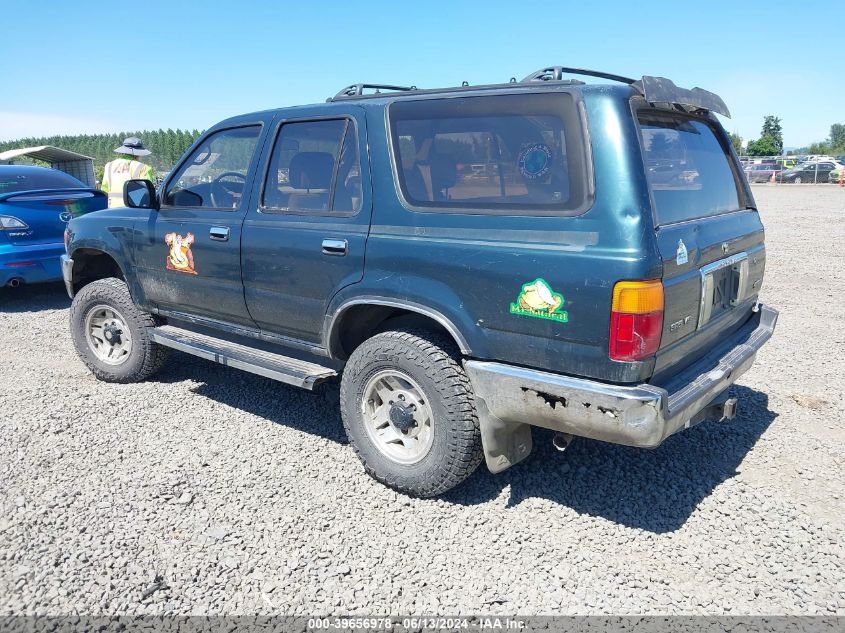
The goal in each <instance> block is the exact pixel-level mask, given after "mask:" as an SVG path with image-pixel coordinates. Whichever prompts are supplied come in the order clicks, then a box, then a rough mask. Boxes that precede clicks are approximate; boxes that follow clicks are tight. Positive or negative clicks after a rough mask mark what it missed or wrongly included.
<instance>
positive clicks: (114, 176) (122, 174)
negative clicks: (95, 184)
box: [103, 158, 152, 207]
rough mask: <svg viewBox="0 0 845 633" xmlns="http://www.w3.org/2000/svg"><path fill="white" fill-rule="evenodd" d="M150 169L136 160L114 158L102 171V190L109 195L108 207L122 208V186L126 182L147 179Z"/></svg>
mask: <svg viewBox="0 0 845 633" xmlns="http://www.w3.org/2000/svg"><path fill="white" fill-rule="evenodd" d="M150 172H152V168H151V167H150V166H149V165H146V164H144V163H142V162H140V161H137V160H129V159H127V158H115V159H114V160H113V161H109V162H108V163H106V166H105V169H104V170H103V189H105V191H106V192H107V193H108V195H109V207H122V206H123V185H124V183H126V181H127V180H133V179H136V178H144V177H149V176H150Z"/></svg>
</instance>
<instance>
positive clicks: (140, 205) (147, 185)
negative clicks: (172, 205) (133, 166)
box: [123, 180, 158, 210]
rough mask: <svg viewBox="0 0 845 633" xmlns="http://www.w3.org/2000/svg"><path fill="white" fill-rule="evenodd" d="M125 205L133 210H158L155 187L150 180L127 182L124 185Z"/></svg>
mask: <svg viewBox="0 0 845 633" xmlns="http://www.w3.org/2000/svg"><path fill="white" fill-rule="evenodd" d="M123 204H124V205H125V206H127V207H130V208H132V209H156V210H158V196H157V195H156V189H155V185H154V184H153V183H151V182H150V181H149V180H127V181H126V182H125V183H124V185H123Z"/></svg>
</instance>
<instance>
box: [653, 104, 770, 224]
mask: <svg viewBox="0 0 845 633" xmlns="http://www.w3.org/2000/svg"><path fill="white" fill-rule="evenodd" d="M639 121H640V129H641V130H642V146H643V153H644V155H645V161H646V168H647V171H648V178H649V182H650V184H651V191H652V196H653V198H654V205H655V214H656V219H657V223H658V224H671V223H673V222H683V221H685V220H693V219H695V218H703V217H708V216H712V215H718V214H720V213H727V212H730V211H736V210H737V209H739V208H740V203H739V191H738V189H737V177H736V175H735V174H734V170H733V169H732V168H731V162H730V161H731V158H730V155H729V154H728V152H727V150H726V148H725V147H724V146H723V145H722V143H721V142H720V141H719V137H718V136H717V135H716V132H715V130H714V129H713V128H712V127H711V125H710V124H709V123H707V122H705V121H702V120H700V119H693V118H690V117H683V116H677V115H667V114H659V113H656V112H650V111H641V112H640V113H639ZM768 169H771V168H770V167H769V168H768Z"/></svg>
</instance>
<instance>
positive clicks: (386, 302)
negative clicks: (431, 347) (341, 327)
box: [323, 296, 472, 356]
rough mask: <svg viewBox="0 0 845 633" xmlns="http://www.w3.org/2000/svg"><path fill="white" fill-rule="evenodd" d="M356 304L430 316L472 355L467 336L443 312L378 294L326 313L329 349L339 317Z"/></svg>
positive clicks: (352, 301)
mask: <svg viewBox="0 0 845 633" xmlns="http://www.w3.org/2000/svg"><path fill="white" fill-rule="evenodd" d="M356 305H376V306H385V307H390V308H399V309H402V310H407V311H409V312H415V313H417V314H420V315H422V316H425V317H428V318H430V319H432V320H434V321H436V322H437V323H438V324H440V325H441V326H442V327H443V328H444V329H445V330H446V331H447V332H448V333H449V335H450V336H451V337H452V338H453V339H454V340H455V342H456V343H457V344H458V348H459V349H460V351H461V354H463V355H464V356H470V355H471V354H472V349H471V348H470V345H469V342H467V339H466V337H465V336H464V335H463V334H462V333H461V331H460V330H459V329H458V328H457V327H456V326H455V324H454V323H453V322H452V321H451V320H450V319H449V318H448V317H446V316H445V315H444V314H442V313H441V312H438V311H437V310H434V309H432V308H430V307H428V306H425V305H422V304H420V303H416V302H414V301H407V300H404V299H395V298H389V297H378V296H359V297H355V298H354V299H349V300H348V301H344V302H343V303H341V304H340V305H339V306H338V307H337V308H335V309H334V310H333V311H332V312H331V313H330V314H327V315H326V321H325V325H324V331H323V340H324V341H325V342H326V347H327V349H329V351H331V341H332V337H333V336H334V335H335V333H336V329H337V323H338V320H339V318H340V317H341V315H342V314H343V313H344V312H346V310H348V309H349V308H351V307H353V306H356Z"/></svg>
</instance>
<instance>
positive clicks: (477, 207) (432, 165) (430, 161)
mask: <svg viewBox="0 0 845 633" xmlns="http://www.w3.org/2000/svg"><path fill="white" fill-rule="evenodd" d="M389 118H390V128H391V136H392V143H393V153H394V157H395V164H396V171H397V181H398V183H399V186H400V188H401V191H402V195H403V197H404V198H405V200H406V201H408V203H410V204H411V205H413V206H414V207H419V208H420V209H421V210H437V211H453V212H464V213H473V212H474V213H501V214H512V213H514V212H522V213H527V214H538V215H550V214H574V213H578V212H580V211H581V210H582V208H583V206H584V205H585V202H586V199H587V192H588V186H587V182H586V158H585V148H584V144H583V140H582V139H583V135H582V131H581V124H580V121H579V118H578V115H577V110H576V107H575V102H574V99H573V97H572V95H570V94H568V93H554V94H552V93H546V94H543V93H534V94H519V95H499V96H489V97H486V96H485V97H458V98H447V99H424V100H413V101H404V100H400V101H396V102H394V103H392V104H391V105H390V106H389Z"/></svg>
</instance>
